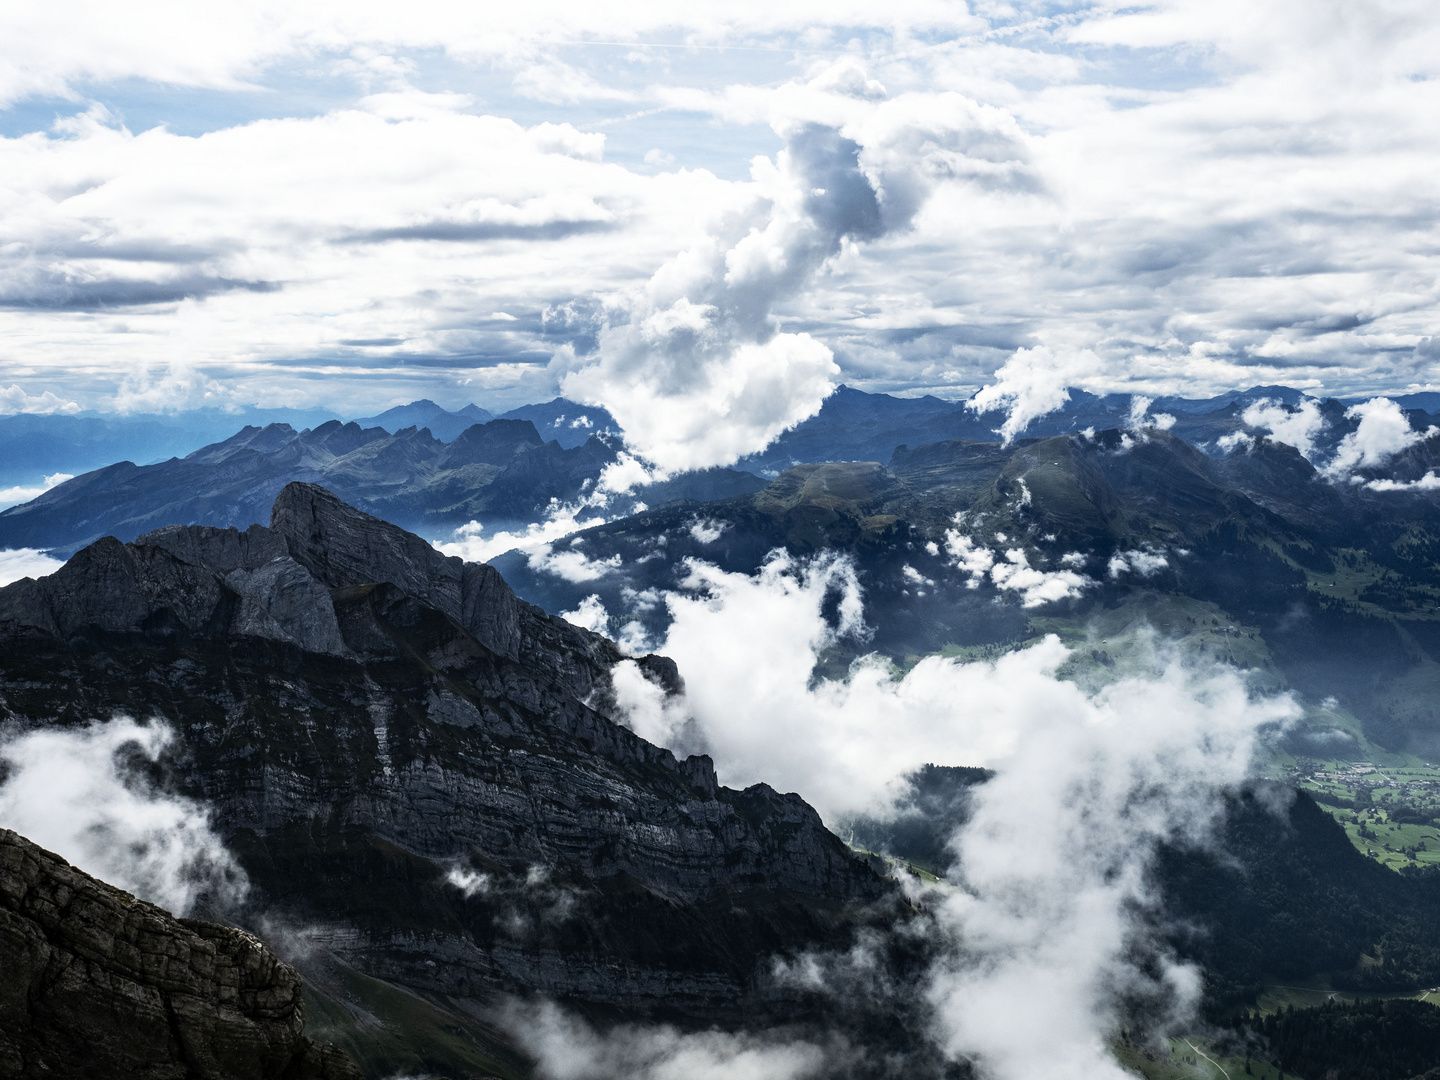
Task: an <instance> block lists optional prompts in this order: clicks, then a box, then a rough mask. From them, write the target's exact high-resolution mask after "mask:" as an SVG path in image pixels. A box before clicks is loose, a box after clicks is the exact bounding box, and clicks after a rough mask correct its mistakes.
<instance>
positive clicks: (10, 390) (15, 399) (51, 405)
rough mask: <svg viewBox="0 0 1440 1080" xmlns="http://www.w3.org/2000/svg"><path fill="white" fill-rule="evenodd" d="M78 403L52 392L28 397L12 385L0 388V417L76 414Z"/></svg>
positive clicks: (48, 391)
mask: <svg viewBox="0 0 1440 1080" xmlns="http://www.w3.org/2000/svg"><path fill="white" fill-rule="evenodd" d="M79 411H80V404H79V402H75V401H66V400H64V399H63V398H60V397H56V396H55V393H54V391H51V390H46V391H45V392H44V393H43V394H35V395H33V396H32V395H30V394H27V393H25V391H24V390H22V389H20V387H18V386H16V385H14V384H13V383H12V384H11V385H10V386H0V416H3V415H9V414H12V413H77V412H79Z"/></svg>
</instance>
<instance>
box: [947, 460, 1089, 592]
mask: <svg viewBox="0 0 1440 1080" xmlns="http://www.w3.org/2000/svg"><path fill="white" fill-rule="evenodd" d="M1021 490H1022V492H1024V502H1026V503H1028V501H1029V491H1028V490H1027V489H1025V488H1024V482H1023V481H1021ZM964 517H965V515H964V514H958V515H956V521H955V525H954V526H953V527H952V528H949V529H947V530H945V551H946V553H947V554H948V555H949V556H950V562H951V564H952V565H953V566H955V567H956V568H957V569H958V570H960V571H961V572H962V573H964V574H966V575H968V578H967V580H966V582H965V584H966V586H967V587H968V588H971V589H978V588H979V587H980V585H981V584H982V583H983V582H985V581H986V580H988V581H989V582H990V583H991V584H992V585H994V586H995V587H996V588H997V589H1001V590H1003V591H1007V592H1015V593H1019V594H1020V603H1021V606H1022V607H1039V606H1040V605H1041V604H1047V603H1053V602H1054V601H1057V600H1065V599H1069V598H1071V597H1075V596H1079V595H1080V594H1081V593H1082V592H1084V591H1085V590H1086V589H1087V588H1089V587H1091V586H1093V585H1094V584H1095V581H1094V580H1093V579H1092V578H1089V577H1087V576H1086V575H1084V574H1082V573H1080V572H1079V569H1080V567H1081V566H1083V565H1084V564H1085V557H1084V556H1083V555H1082V554H1081V553H1080V552H1073V551H1072V552H1070V553H1068V554H1066V555H1063V556H1062V557H1061V559H1060V569H1058V570H1043V569H1041V568H1039V567H1035V566H1031V565H1030V556H1029V555H1028V554H1027V553H1026V551H1025V550H1024V549H1023V548H1018V547H1012V548H1007V549H1005V550H1004V551H1003V552H1001V551H1000V550H998V549H997V550H992V549H991V548H990V547H988V546H987V545H985V544H984V543H982V542H980V541H977V540H976V539H975V537H973V536H971V535H970V534H969V533H967V532H965V531H964ZM997 539H999V540H1000V541H1001V543H1002V544H1003V543H1004V542H1005V541H1004V537H1003V536H998V537H997Z"/></svg>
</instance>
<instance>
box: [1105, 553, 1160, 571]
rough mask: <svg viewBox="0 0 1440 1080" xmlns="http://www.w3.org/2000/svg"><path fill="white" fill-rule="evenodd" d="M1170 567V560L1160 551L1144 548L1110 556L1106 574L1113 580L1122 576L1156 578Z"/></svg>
mask: <svg viewBox="0 0 1440 1080" xmlns="http://www.w3.org/2000/svg"><path fill="white" fill-rule="evenodd" d="M1169 565H1170V560H1169V559H1167V558H1166V557H1165V554H1164V553H1163V552H1160V551H1151V550H1148V549H1144V548H1133V549H1131V550H1130V551H1117V552H1116V553H1115V554H1114V555H1112V556H1110V563H1109V565H1108V566H1107V567H1106V572H1107V573H1108V574H1109V575H1110V577H1112V578H1118V577H1119V576H1120V575H1121V574H1135V575H1136V576H1137V577H1142V578H1148V577H1154V576H1155V575H1156V574H1158V573H1159V572H1160V571H1161V570H1164V569H1165V568H1166V567H1167V566H1169Z"/></svg>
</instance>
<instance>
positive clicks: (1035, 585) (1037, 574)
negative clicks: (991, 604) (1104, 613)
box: [990, 548, 1095, 608]
mask: <svg viewBox="0 0 1440 1080" xmlns="http://www.w3.org/2000/svg"><path fill="white" fill-rule="evenodd" d="M990 581H991V582H992V583H993V584H994V585H995V587H996V588H999V589H1004V590H1006V591H1008V592H1018V593H1019V594H1020V604H1021V606H1022V607H1027V608H1028V607H1039V606H1040V605H1041V604H1049V603H1053V602H1055V601H1056V600H1066V599H1069V598H1070V597H1074V596H1079V595H1080V594H1081V593H1082V592H1084V591H1085V590H1086V589H1087V588H1089V587H1090V586H1092V585H1094V584H1095V582H1094V581H1092V580H1091V579H1090V578H1088V577H1086V576H1085V575H1084V574H1079V573H1076V572H1075V571H1074V570H1071V569H1068V568H1067V569H1064V570H1041V569H1039V568H1037V567H1034V566H1031V565H1030V558H1029V556H1028V555H1026V553H1025V551H1024V550H1023V549H1022V548H1009V549H1008V550H1007V551H1006V552H1005V560H1004V561H1003V562H1001V561H1000V560H998V559H997V560H996V561H995V565H994V566H992V567H991V568H990Z"/></svg>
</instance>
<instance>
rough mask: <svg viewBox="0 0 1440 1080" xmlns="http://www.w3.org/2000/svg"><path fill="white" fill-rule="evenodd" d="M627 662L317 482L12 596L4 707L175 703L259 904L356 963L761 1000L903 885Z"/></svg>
mask: <svg viewBox="0 0 1440 1080" xmlns="http://www.w3.org/2000/svg"><path fill="white" fill-rule="evenodd" d="M620 659H622V657H621V654H620V653H619V651H618V650H617V649H616V647H615V645H614V644H613V643H612V642H610V641H608V640H607V639H605V638H603V637H600V636H598V635H595V634H591V633H589V632H587V631H584V630H581V629H579V628H577V627H574V626H572V625H570V624H569V623H566V622H564V621H563V620H560V619H556V618H552V617H550V616H548V615H546V614H545V613H544V612H543V611H541V610H540V609H538V608H535V607H532V606H530V605H528V604H525V603H524V602H522V601H520V600H518V599H517V598H516V597H515V595H514V593H513V592H512V591H511V590H510V589H509V587H508V586H507V585H506V584H505V582H504V581H503V580H502V579H501V577H500V575H499V574H498V573H497V572H496V571H495V570H494V569H493V568H491V567H488V566H479V565H474V564H465V563H462V562H461V561H460V560H458V559H452V558H446V557H444V556H442V555H440V554H438V553H437V552H435V551H434V550H433V549H432V548H431V547H430V546H429V545H428V544H426V543H425V542H424V541H423V540H421V539H420V538H418V537H415V536H413V535H411V534H409V533H406V532H404V531H403V530H401V529H398V528H395V527H394V526H391V525H388V524H386V523H384V522H380V521H378V520H376V519H374V518H371V517H368V516H367V515H365V514H362V513H360V512H358V511H355V510H353V509H351V508H350V507H348V506H346V505H344V504H343V503H341V502H339V500H337V499H335V498H334V496H332V495H330V494H329V493H327V492H325V491H323V490H321V489H319V488H316V487H313V486H311V485H305V484H292V485H291V486H290V487H288V488H286V489H285V491H284V492H283V493H282V494H281V496H280V498H279V499H278V500H277V501H276V504H275V507H274V511H273V515H272V522H271V525H270V527H268V528H265V527H261V526H252V527H251V528H250V529H248V530H246V531H245V532H243V533H242V532H238V531H236V530H234V529H229V530H219V529H213V528H204V527H172V528H167V529H162V530H160V531H159V532H156V533H151V534H149V535H148V536H145V537H142V538H140V539H139V540H137V541H135V542H134V543H132V544H120V543H119V542H118V541H114V540H104V541H100V542H99V543H96V544H94V545H92V546H91V547H89V548H87V549H86V550H84V551H82V552H80V553H79V554H77V555H76V556H75V557H74V558H73V559H72V560H71V561H70V562H69V563H68V564H67V565H66V566H65V567H64V568H63V569H62V570H60V571H58V572H57V573H56V574H54V575H52V576H51V577H49V578H46V579H43V580H41V581H38V582H35V581H28V580H27V581H23V582H18V583H16V584H14V585H11V586H9V587H8V588H5V589H3V590H0V718H4V719H6V720H8V721H10V722H11V723H18V724H19V725H21V726H29V725H36V724H58V725H65V724H78V723H84V722H88V721H89V720H91V719H93V718H96V717H107V716H109V715H111V714H112V713H114V712H117V711H124V712H128V713H130V714H132V715H135V716H137V717H140V718H142V719H144V718H149V717H152V716H155V717H161V718H164V719H165V720H166V721H168V722H169V723H170V724H171V725H173V726H174V727H175V729H176V730H177V732H178V733H179V734H180V735H181V737H182V738H181V743H182V751H181V753H180V754H179V755H178V756H177V757H176V758H175V760H174V761H173V762H172V763H171V767H172V768H173V770H174V776H175V780H176V782H177V784H178V785H179V786H180V787H181V788H183V789H184V790H185V791H186V792H187V793H189V794H192V795H194V796H197V797H199V798H202V799H203V800H204V801H205V802H206V803H207V804H208V805H210V806H211V807H212V808H213V811H214V815H215V821H216V824H217V826H218V827H219V828H220V829H221V831H222V832H223V834H224V835H225V836H226V838H227V841H228V843H229V844H230V846H231V848H232V849H233V850H234V851H235V852H236V854H237V856H238V857H239V858H240V860H241V862H242V863H243V865H244V866H245V868H246V870H247V872H248V873H249V875H250V877H251V880H252V883H253V884H254V885H255V889H254V895H255V899H256V903H257V904H258V905H261V906H263V907H264V908H265V909H266V911H267V912H268V913H269V914H270V915H271V916H272V917H281V916H283V917H284V918H285V919H288V920H289V921H290V922H292V923H294V924H298V925H303V926H305V927H306V928H307V934H308V935H309V939H310V940H311V941H312V942H319V943H321V944H322V945H323V946H324V947H326V948H328V949H330V950H331V951H332V952H333V953H334V954H335V955H337V956H340V957H341V958H343V959H344V960H345V962H347V963H350V964H353V965H354V966H356V967H358V968H360V969H361V970H364V971H366V972H369V973H371V974H374V975H377V976H379V977H382V978H386V979H389V980H393V981H397V982H400V983H403V984H404V985H407V986H410V987H413V988H417V989H419V990H421V991H422V992H425V993H434V994H444V995H448V996H451V997H462V998H464V997H475V996H484V995H486V994H489V993H491V992H493V991H496V990H520V991H536V990H538V991H543V992H545V993H548V994H552V995H556V996H560V997H565V998H570V999H576V1000H580V1001H586V1002H592V1003H596V1004H603V1005H605V1006H607V1007H610V1008H619V1009H622V1010H631V1011H638V1012H655V1011H661V1012H670V1013H675V1014H684V1015H689V1016H694V1017H700V1018H707V1019H708V1018H717V1019H718V1018H723V1017H727V1016H735V1017H738V1016H743V1015H748V1014H751V1013H753V1012H755V1011H756V1010H760V1011H764V1010H765V1009H766V1008H768V1007H769V1006H768V1005H767V1004H766V1003H767V1002H768V1001H770V1000H771V998H772V997H773V995H774V994H775V993H779V991H776V990H774V989H773V988H768V989H767V988H766V987H765V986H764V983H765V979H764V972H765V970H766V969H767V959H768V957H770V956H772V955H774V954H776V953H783V952H786V951H790V950H796V949H801V948H804V947H806V946H809V945H820V944H829V945H844V944H845V943H846V942H848V940H849V934H850V932H851V930H852V929H853V926H854V918H855V911H856V909H857V907H861V906H863V905H866V904H869V903H871V902H874V901H877V900H881V899H884V898H886V897H888V896H889V895H890V887H889V886H888V885H887V884H886V883H884V882H883V881H881V880H880V879H879V878H878V877H877V876H876V875H875V874H874V872H873V871H872V870H871V869H870V868H869V867H868V866H867V865H866V864H865V863H864V862H862V861H860V860H858V859H856V858H854V857H853V856H852V855H851V854H850V852H849V851H848V850H847V849H846V848H845V846H844V845H843V844H842V843H841V842H840V841H839V840H838V839H837V838H836V837H834V836H833V835H831V834H830V833H829V832H828V831H827V830H826V829H825V828H824V826H823V824H822V823H821V821H820V819H819V817H818V815H817V814H816V813H815V811H814V810H813V809H812V808H811V807H809V806H808V805H807V804H806V803H805V802H804V801H803V800H801V799H800V798H799V797H798V796H795V795H782V794H779V793H777V792H775V791H773V790H771V789H770V788H768V787H766V786H765V785H756V786H755V787H752V788H749V789H747V790H745V791H743V792H741V791H731V790H729V789H726V788H722V787H719V786H718V785H717V784H716V781H715V775H714V771H713V768H712V767H711V765H710V762H709V760H708V759H707V758H703V757H695V758H690V759H688V760H687V761H683V762H681V761H677V760H676V759H675V757H674V756H673V755H672V754H671V753H670V752H669V751H667V750H664V749H661V748H658V747H656V746H653V745H651V744H649V743H647V742H645V741H644V740H642V739H640V738H639V737H638V736H636V735H634V734H633V733H632V732H630V731H629V730H628V729H626V728H624V727H622V726H620V725H618V724H616V723H613V722H612V721H611V720H610V719H608V718H607V716H606V715H605V714H604V711H603V710H604V709H605V702H606V700H607V695H608V694H609V688H610V682H609V672H610V669H611V667H612V666H613V665H614V664H615V663H616V662H618V661H619V660H620ZM641 664H642V667H643V668H644V669H645V670H646V672H647V673H648V674H649V675H650V676H651V677H652V678H654V679H655V680H656V681H657V682H659V683H661V684H662V685H666V686H669V687H671V688H673V687H675V686H676V685H677V684H678V674H677V673H676V672H675V669H674V665H673V664H672V663H670V662H669V661H668V660H665V659H664V658H662V657H647V658H645V659H644V660H643V661H641Z"/></svg>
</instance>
